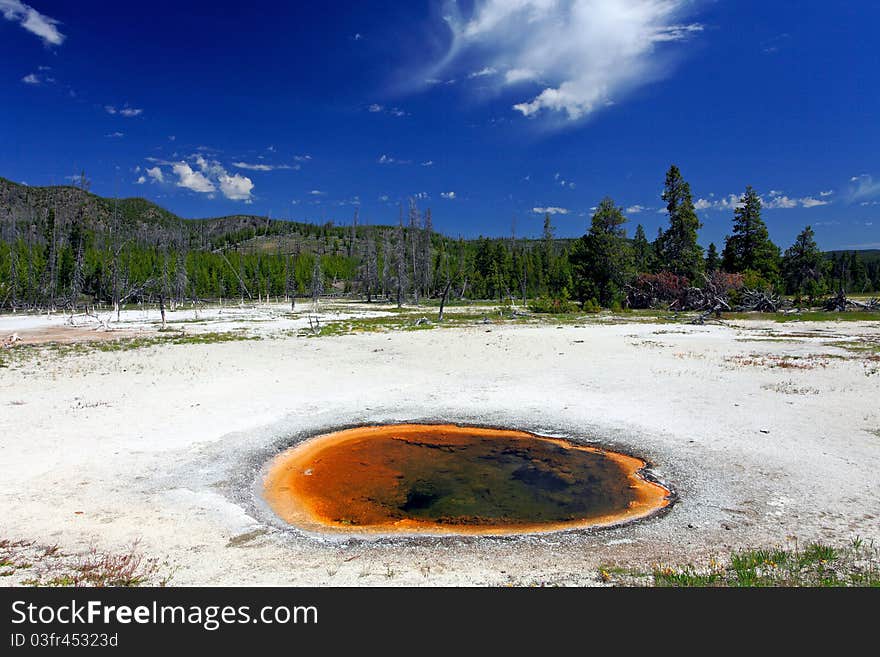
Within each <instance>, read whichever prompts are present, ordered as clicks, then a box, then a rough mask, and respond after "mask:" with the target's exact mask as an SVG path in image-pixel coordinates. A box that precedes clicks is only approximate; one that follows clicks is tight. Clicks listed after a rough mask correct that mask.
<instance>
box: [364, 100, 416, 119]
mask: <svg viewBox="0 0 880 657" xmlns="http://www.w3.org/2000/svg"><path fill="white" fill-rule="evenodd" d="M367 111H368V112H371V113H373V114H378V113H380V112H383V113H385V114H390V115H391V116H398V117H400V116H409V114H408V113H407V112H405V111H404V110H402V109H400V108H399V107H388V108H386V107H385V106H384V105H380V104H379V103H373V104H372V105H368V106H367Z"/></svg>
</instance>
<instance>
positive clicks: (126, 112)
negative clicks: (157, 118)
mask: <svg viewBox="0 0 880 657" xmlns="http://www.w3.org/2000/svg"><path fill="white" fill-rule="evenodd" d="M104 111H105V112H107V114H114V115H115V114H119V115H120V116H125V117H128V118H131V117H133V116H140V115H141V114H143V113H144V110H142V109H138V108H136V107H129V106H128V105H126V106H125V107H121V108H117V107H116V106H115V105H104Z"/></svg>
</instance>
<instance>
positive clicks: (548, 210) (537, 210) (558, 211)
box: [532, 205, 568, 214]
mask: <svg viewBox="0 0 880 657" xmlns="http://www.w3.org/2000/svg"><path fill="white" fill-rule="evenodd" d="M532 212H534V213H535V214H568V208H560V207H557V206H555V205H551V206H549V207H546V208H532Z"/></svg>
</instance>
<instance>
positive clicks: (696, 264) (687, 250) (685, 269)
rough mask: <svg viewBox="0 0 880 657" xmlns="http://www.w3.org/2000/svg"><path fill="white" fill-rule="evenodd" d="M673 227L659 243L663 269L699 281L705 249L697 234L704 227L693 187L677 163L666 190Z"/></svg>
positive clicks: (658, 251) (670, 168)
mask: <svg viewBox="0 0 880 657" xmlns="http://www.w3.org/2000/svg"><path fill="white" fill-rule="evenodd" d="M662 198H663V200H664V201H666V212H667V214H668V215H669V228H667V229H666V230H665V231H663V232H662V234H661V235H660V236H659V237H658V240H657V256H658V260H659V265H660V267H661V268H662V269H665V270H667V271H670V272H672V273H674V274H678V275H679V276H687V277H688V278H689V279H690V280H691V281H696V280H697V279H698V278H699V276H700V274H701V273H702V272H703V267H704V263H703V249H702V248H701V247H700V245H699V244H698V243H697V231H698V230H699V229H700V228H702V227H703V225H702V224H701V223H700V220H699V219H698V218H697V213H696V210H695V209H694V202H693V197H692V196H691V186H690V185H689V184H688V183H687V182H685V180H684V178H682V176H681V171H679V169H678V167H677V166H675V165H674V164H673V165H672V166H671V167H669V171H668V172H667V173H666V184H665V187H664V190H663V196H662Z"/></svg>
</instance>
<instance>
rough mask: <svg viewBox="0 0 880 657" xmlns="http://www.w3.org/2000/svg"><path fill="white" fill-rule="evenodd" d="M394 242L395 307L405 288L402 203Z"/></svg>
mask: <svg viewBox="0 0 880 657" xmlns="http://www.w3.org/2000/svg"><path fill="white" fill-rule="evenodd" d="M395 237H396V238H397V239H396V243H395V245H394V285H395V288H396V291H397V307H398V308H400V307H401V306H403V294H404V292H403V291H404V289H405V288H406V241H405V240H406V237H405V235H404V232H403V205H401V206H400V217H399V219H398V223H397V231H396V235H395Z"/></svg>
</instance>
